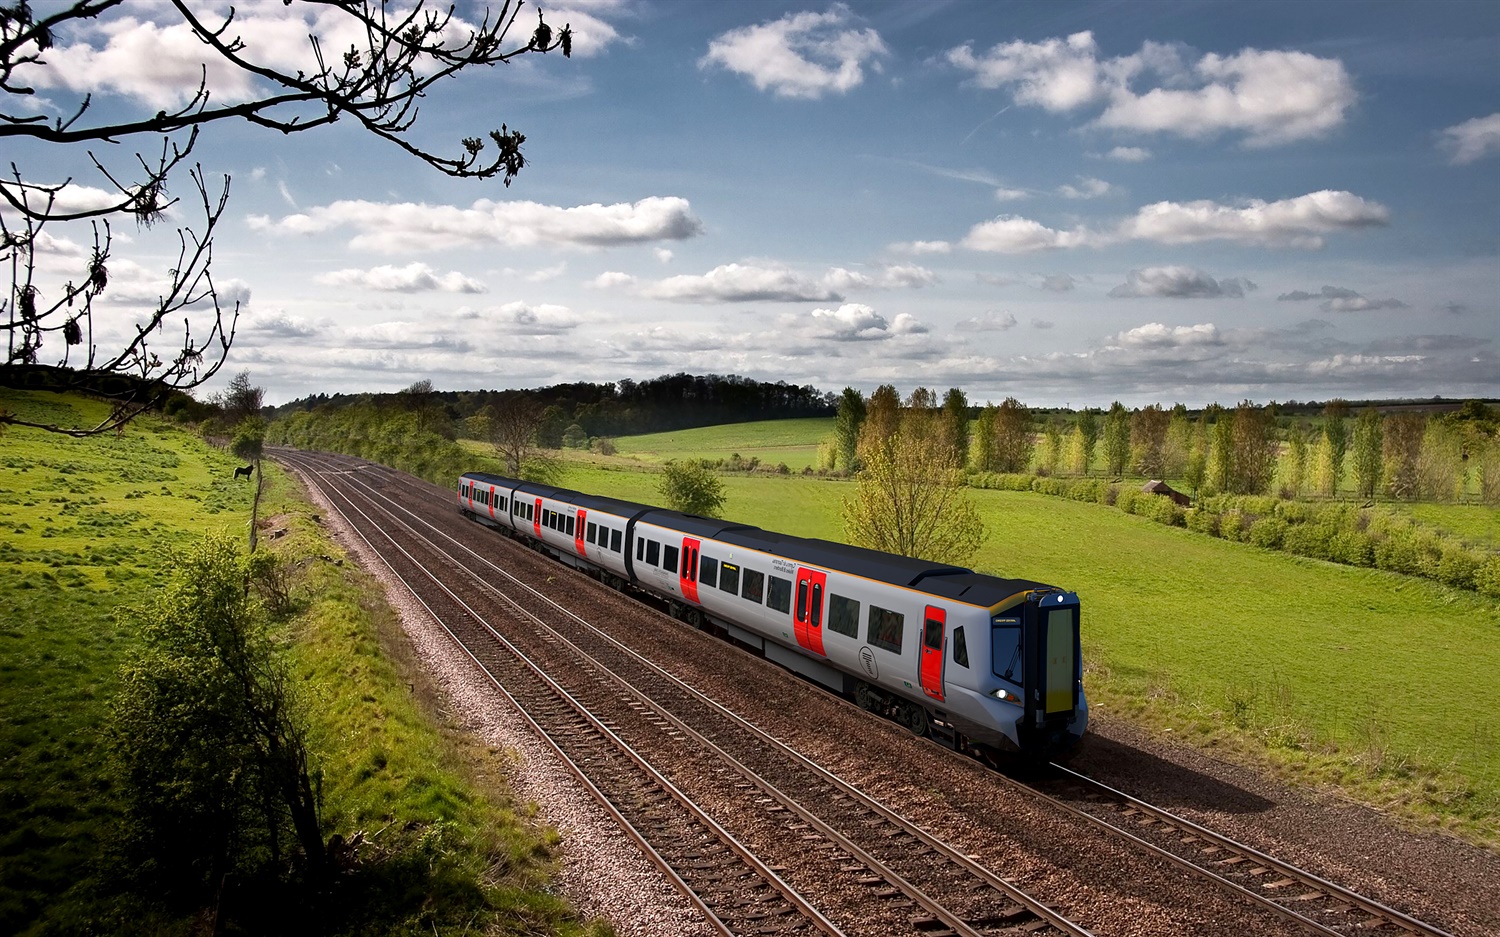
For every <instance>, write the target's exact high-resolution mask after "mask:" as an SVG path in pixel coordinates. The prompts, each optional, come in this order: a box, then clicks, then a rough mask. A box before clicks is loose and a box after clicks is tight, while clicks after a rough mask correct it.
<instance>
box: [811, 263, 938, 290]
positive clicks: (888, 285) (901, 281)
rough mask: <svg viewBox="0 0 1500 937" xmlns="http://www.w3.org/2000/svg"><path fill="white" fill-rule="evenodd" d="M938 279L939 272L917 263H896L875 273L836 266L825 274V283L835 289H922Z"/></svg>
mask: <svg viewBox="0 0 1500 937" xmlns="http://www.w3.org/2000/svg"><path fill="white" fill-rule="evenodd" d="M937 281H938V278H937V274H935V273H933V272H932V271H931V270H928V269H927V268H926V267H922V266H918V265H917V264H895V265H892V266H888V267H883V268H881V270H880V271H879V272H878V273H875V274H873V275H872V274H868V273H863V272H861V271H857V270H845V269H844V268H843V267H834V268H832V269H830V270H829V271H828V273H826V274H824V276H823V283H824V285H826V286H828V287H829V288H830V289H835V290H857V289H879V290H893V289H921V288H922V287H924V286H932V285H933V284H935V283H937Z"/></svg>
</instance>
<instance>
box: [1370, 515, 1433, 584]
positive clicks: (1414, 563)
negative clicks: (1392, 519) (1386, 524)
mask: <svg viewBox="0 0 1500 937" xmlns="http://www.w3.org/2000/svg"><path fill="white" fill-rule="evenodd" d="M1441 559H1442V545H1441V544H1440V543H1439V542H1438V540H1437V538H1436V537H1433V536H1432V535H1431V534H1427V533H1425V532H1422V531H1418V530H1415V529H1413V528H1410V527H1408V528H1405V529H1403V530H1396V531H1392V532H1391V533H1390V534H1389V535H1388V536H1386V538H1385V539H1384V540H1381V541H1380V542H1378V543H1376V544H1375V565H1376V566H1377V567H1379V568H1380V569H1385V570H1389V571H1391V572H1393V573H1405V574H1406V575H1408V576H1428V577H1432V576H1433V574H1435V573H1436V572H1437V567H1438V563H1439V562H1440V561H1441Z"/></svg>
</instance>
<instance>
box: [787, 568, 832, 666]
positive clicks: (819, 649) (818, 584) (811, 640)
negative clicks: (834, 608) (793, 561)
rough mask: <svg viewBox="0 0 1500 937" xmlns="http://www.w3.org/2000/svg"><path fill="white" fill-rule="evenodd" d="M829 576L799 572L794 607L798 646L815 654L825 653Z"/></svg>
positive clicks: (810, 571)
mask: <svg viewBox="0 0 1500 937" xmlns="http://www.w3.org/2000/svg"><path fill="white" fill-rule="evenodd" d="M827 584H828V574H827V573H820V572H818V571H816V570H811V569H798V570H797V601H796V603H795V604H794V605H793V606H792V613H793V619H794V621H795V627H796V631H797V644H798V645H799V646H801V647H804V648H807V649H808V650H809V651H812V652H813V653H814V654H822V653H823V605H824V604H825V602H826V601H827V597H826V596H825V595H824V593H825V592H826V591H827V589H826V586H827Z"/></svg>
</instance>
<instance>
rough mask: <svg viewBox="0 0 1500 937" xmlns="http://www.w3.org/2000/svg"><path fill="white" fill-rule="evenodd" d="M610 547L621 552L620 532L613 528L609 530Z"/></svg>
mask: <svg viewBox="0 0 1500 937" xmlns="http://www.w3.org/2000/svg"><path fill="white" fill-rule="evenodd" d="M609 548H610V549H611V550H613V551H614V552H616V553H619V552H620V532H619V531H618V530H611V531H610V532H609Z"/></svg>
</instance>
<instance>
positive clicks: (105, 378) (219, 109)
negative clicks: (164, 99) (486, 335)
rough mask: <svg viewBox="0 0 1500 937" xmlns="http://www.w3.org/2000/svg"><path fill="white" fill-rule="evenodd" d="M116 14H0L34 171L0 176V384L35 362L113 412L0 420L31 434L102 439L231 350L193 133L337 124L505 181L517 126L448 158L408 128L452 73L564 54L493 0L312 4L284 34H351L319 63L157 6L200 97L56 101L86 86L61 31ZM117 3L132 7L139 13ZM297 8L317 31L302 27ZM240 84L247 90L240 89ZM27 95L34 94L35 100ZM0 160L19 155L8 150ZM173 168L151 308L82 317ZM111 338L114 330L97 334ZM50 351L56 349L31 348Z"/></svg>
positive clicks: (8, 70) (104, 6)
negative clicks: (106, 104) (82, 419)
mask: <svg viewBox="0 0 1500 937" xmlns="http://www.w3.org/2000/svg"><path fill="white" fill-rule="evenodd" d="M122 4H123V0H73V2H70V3H65V4H52V3H49V4H46V5H43V6H41V8H40V9H39V10H36V11H34V10H33V9H32V7H31V6H30V5H29V4H28V3H27V2H25V0H16V2H14V3H5V4H4V5H0V92H3V93H4V95H5V97H4V98H3V103H0V140H15V141H16V142H17V144H25V145H26V147H27V152H28V153H29V154H30V155H31V157H32V160H33V163H32V166H31V169H30V170H23V169H22V168H21V166H20V165H19V164H17V163H14V162H13V163H12V164H11V171H10V178H8V179H6V180H4V181H0V198H3V199H4V205H5V208H6V211H5V212H4V213H0V261H3V262H5V263H6V265H7V266H9V267H10V270H11V283H10V288H9V290H7V291H6V294H5V297H4V299H3V301H0V328H3V329H4V330H5V332H6V339H7V342H6V344H7V349H6V357H5V359H4V360H3V361H0V384H12V383H16V382H18V381H20V380H21V379H22V378H23V376H25V375H27V374H30V373H33V372H34V371H35V370H36V369H37V368H38V366H39V365H41V364H43V355H44V354H46V356H47V361H48V362H51V363H52V364H55V365H56V370H55V371H49V372H48V373H47V378H48V380H50V381H51V382H52V386H55V387H57V388H58V389H83V390H89V391H92V392H94V393H98V394H101V395H103V396H105V397H107V398H108V399H110V400H111V401H112V402H113V407H112V408H111V410H110V412H109V415H108V416H106V417H105V418H104V419H103V420H102V421H100V422H99V423H97V424H93V425H65V424H60V423H49V422H43V421H41V420H37V421H31V420H27V419H23V418H22V417H21V416H19V415H17V414H15V413H11V412H8V411H0V426H3V425H5V424H15V425H24V426H35V427H39V428H41V429H45V430H50V431H53V432H59V433H68V434H70V435H75V436H82V435H90V434H94V433H101V432H105V431H107V430H110V429H114V428H116V427H119V426H121V425H123V424H124V423H126V422H128V421H129V420H131V419H133V418H134V417H135V416H136V415H138V414H139V413H141V412H142V411H143V410H145V409H147V408H148V407H151V406H154V405H156V404H158V403H159V402H160V401H162V400H163V399H165V398H166V397H167V396H168V395H169V394H170V392H171V391H173V390H187V389H190V388H193V387H198V386H200V385H202V384H203V383H204V382H205V381H207V380H209V379H210V378H212V377H213V376H214V374H215V373H217V372H218V370H219V368H220V367H222V365H223V364H224V361H225V359H226V357H227V355H228V353H229V348H230V345H231V343H232V342H233V341H234V334H235V326H236V323H237V321H238V315H239V305H240V304H239V300H237V299H236V300H234V301H233V303H232V305H230V306H229V307H228V311H227V313H226V309H225V305H224V303H225V302H226V300H227V299H228V297H226V296H225V294H223V293H221V290H220V287H219V286H218V285H217V284H216V282H215V280H214V276H213V272H212V266H213V242H214V235H215V231H216V229H217V228H218V225H219V222H220V220H221V219H222V217H223V214H224V210H225V207H226V205H227V204H228V199H229V182H230V180H229V177H228V176H225V177H223V181H222V183H211V182H210V181H209V179H208V177H207V176H206V174H205V173H204V171H203V169H202V168H201V167H200V166H197V165H194V164H192V163H191V162H190V158H191V154H192V152H193V149H194V147H195V146H196V144H197V142H198V138H199V134H200V133H201V132H203V130H204V129H205V128H208V127H211V126H213V125H215V124H216V123H219V122H223V121H248V122H250V123H252V124H255V125H258V126H261V127H265V128H268V129H271V130H277V131H280V132H281V133H283V134H291V133H300V132H302V131H305V130H311V129H313V128H315V127H321V126H323V125H325V124H331V123H333V122H335V121H337V120H339V119H341V118H350V119H352V120H353V121H354V122H355V123H356V124H357V125H358V126H359V127H361V128H362V129H364V130H366V131H368V132H369V133H371V134H373V135H375V136H376V137H380V138H382V139H385V140H387V141H390V142H391V143H393V144H395V145H396V146H397V147H399V148H400V149H402V150H404V151H405V152H406V153H408V154H410V155H412V156H414V157H416V158H417V159H419V160H421V161H422V162H424V163H426V164H427V165H429V166H431V167H433V168H435V169H437V170H438V171H439V172H442V173H445V174H447V175H450V176H455V177H460V178H477V179H488V178H495V177H499V178H501V179H502V180H503V181H504V183H505V184H506V185H509V184H510V182H511V180H512V179H513V178H514V177H515V175H516V174H517V173H519V172H520V171H521V168H522V167H523V166H524V165H525V162H526V161H525V158H524V157H523V156H522V154H521V145H522V144H523V143H524V142H525V139H526V138H525V136H524V135H523V134H522V133H521V132H520V131H517V130H511V129H510V128H509V127H508V126H506V125H505V124H501V126H500V129H498V130H491V131H490V132H489V133H488V135H487V136H488V142H486V140H485V139H484V138H481V137H467V138H464V139H462V140H461V141H458V145H457V148H456V150H455V152H454V153H452V154H451V155H442V154H440V153H438V152H437V151H435V150H430V149H428V148H427V144H426V143H425V142H424V141H421V140H420V139H419V138H417V137H416V136H415V135H414V134H413V133H411V131H412V129H413V127H414V125H415V124H416V121H417V116H418V110H417V105H418V103H419V102H420V101H421V100H422V98H424V97H425V96H426V95H427V94H428V93H429V91H430V90H431V89H432V88H433V86H434V85H436V84H438V83H439V82H443V81H445V80H446V79H448V78H451V77H452V76H454V75H456V74H458V73H459V72H460V71H462V70H464V69H471V70H472V69H474V68H475V67H476V66H485V65H495V64H499V63H503V62H507V61H510V60H511V59H514V58H515V57H517V56H520V55H524V54H527V53H531V52H547V51H550V50H553V49H561V51H562V53H563V55H564V56H569V55H571V53H572V41H573V39H572V32H571V30H570V29H569V28H568V27H567V26H564V27H563V28H562V29H561V30H560V31H558V32H557V33H556V34H554V33H553V30H552V28H551V27H550V26H548V25H546V23H545V22H542V21H541V19H540V18H539V19H538V23H537V27H536V29H535V30H534V31H533V32H532V33H531V34H530V35H528V36H527V37H526V38H525V39H524V40H522V41H520V42H507V41H506V40H507V34H508V33H509V31H510V29H511V27H512V26H513V25H514V23H515V18H516V16H517V14H518V13H519V12H520V6H521V4H520V3H519V2H517V3H511V2H510V0H506V2H505V3H504V5H503V6H502V7H501V9H500V10H499V12H498V13H496V14H494V15H493V16H492V15H491V14H490V13H489V12H488V11H487V12H486V13H485V15H484V17H483V19H482V20H481V21H480V23H479V24H478V25H477V26H469V25H467V24H465V23H463V22H462V21H460V20H457V19H455V17H454V11H453V8H451V7H450V8H448V9H447V10H446V11H443V10H442V9H437V10H429V9H427V8H426V6H425V3H424V0H416V2H414V3H412V4H411V6H410V7H407V8H404V9H400V10H399V11H398V10H397V9H395V8H392V7H389V6H387V5H386V4H384V3H377V2H374V0H366V2H360V0H340V2H337V3H334V4H327V5H323V4H319V5H308V6H307V10H308V11H309V12H308V13H307V14H304V15H302V16H301V17H300V20H301V21H300V22H298V23H297V26H296V29H297V31H302V30H303V28H304V27H306V28H310V29H312V30H315V31H316V30H319V29H322V30H325V31H327V33H328V34H329V35H332V34H333V33H334V32H337V33H338V34H339V36H340V37H341V38H340V39H339V41H340V42H343V41H344V38H343V37H344V36H346V35H347V36H352V37H356V38H355V40H354V41H355V44H353V45H350V46H349V47H348V48H347V49H339V50H337V51H334V52H333V54H329V52H330V51H331V50H325V48H324V39H323V38H322V37H320V36H319V35H317V34H316V32H315V33H314V34H313V35H311V36H310V37H309V41H308V47H307V50H306V53H305V56H304V58H303V60H302V61H301V62H299V63H297V66H293V65H284V64H282V63H280V62H278V61H276V60H275V59H274V57H268V56H262V55H256V54H255V53H256V51H257V50H256V49H253V48H252V46H251V45H250V44H249V43H247V42H245V41H244V40H243V38H242V35H241V32H240V26H239V25H237V24H236V21H235V18H236V12H235V10H234V8H233V7H230V8H229V9H228V12H226V13H223V14H218V13H212V14H210V13H208V12H206V8H203V7H200V6H199V5H196V4H190V3H189V2H187V0H170V2H169V4H166V5H163V6H161V7H159V8H157V9H160V10H161V11H163V12H162V15H161V16H160V17H159V19H161V20H165V19H167V18H170V19H171V20H172V22H171V23H170V24H168V23H160V22H159V23H157V24H156V25H157V26H159V27H160V32H159V33H157V35H161V36H163V37H166V36H168V34H170V36H171V38H176V39H180V40H181V42H182V43H184V44H191V45H192V46H193V47H195V48H198V47H200V46H201V50H202V53H203V55H204V58H205V63H204V66H203V71H202V75H203V78H202V79H201V80H200V82H199V84H198V86H197V88H196V89H193V88H184V89H181V91H182V93H181V95H180V96H179V98H178V100H177V101H176V103H174V104H170V105H168V106H167V107H166V108H163V109H160V110H156V112H155V114H154V115H152V114H150V113H142V114H140V115H139V116H136V117H130V116H125V117H118V118H116V117H105V116H103V114H102V113H101V111H102V110H103V109H98V108H91V107H90V105H91V103H92V97H91V96H90V95H89V94H87V93H84V94H82V96H81V97H79V96H76V95H75V96H74V97H72V98H71V100H70V99H68V97H67V95H68V94H70V93H72V92H71V91H70V90H69V88H70V84H71V83H73V82H76V81H77V80H78V79H79V78H80V77H82V76H79V75H71V74H62V73H59V72H58V71H57V70H56V68H55V62H56V61H58V60H66V59H67V56H65V55H64V53H65V52H67V51H68V48H67V43H68V37H71V36H73V35H75V34H76V32H77V30H78V28H80V27H85V26H87V25H88V24H89V23H90V22H91V21H93V20H96V19H97V18H99V17H100V16H101V15H104V14H106V13H109V12H111V11H114V10H116V9H119V8H121V7H122ZM129 9H130V11H131V14H132V15H136V11H137V10H138V9H141V8H133V7H132V8H129ZM252 10H254V12H252V13H250V14H249V15H248V16H241V17H240V22H241V23H244V22H246V20H253V19H255V18H256V17H257V16H260V15H262V14H261V10H260V8H258V7H252ZM309 16H311V17H313V18H314V19H315V23H308V22H306V20H307V19H308V17H309ZM163 41H171V40H170V39H164V40H163ZM59 43H62V46H63V47H62V48H58V47H57V46H58V44H59ZM262 49H263V47H262ZM298 66H300V67H298ZM210 74H214V75H216V76H217V75H224V76H226V77H224V78H223V79H222V84H221V86H220V87H215V88H211V87H210V80H209V75H210ZM236 84H243V85H244V86H246V87H250V86H253V87H254V88H255V89H256V90H255V91H253V92H248V93H247V92H243V91H237V90H235V88H234V86H235V85H236ZM36 86H40V87H44V88H46V89H47V93H45V94H38V93H36ZM150 107H151V108H153V109H154V108H156V107H157V104H156V103H152V104H151V105H150ZM116 113H117V112H116ZM104 144H112V145H113V144H123V146H122V147H121V148H120V154H121V155H120V156H119V157H117V158H114V159H110V158H109V157H108V156H106V157H104V158H101V156H100V155H99V154H103V153H106V150H104V149H102V148H100V149H94V148H91V147H102V146H103V145H104ZM7 150H8V151H9V152H11V154H12V158H13V159H14V158H17V157H16V155H15V154H16V152H17V150H18V146H17V145H11V146H7ZM80 150H83V151H85V152H86V153H87V159H84V158H82V154H80V153H79V151H80ZM132 151H133V152H132ZM75 154H77V155H75ZM127 154H128V155H127ZM78 170H83V171H87V172H90V173H93V174H94V175H95V178H96V179H97V182H98V185H85V184H84V183H83V182H81V181H78V177H77V175H76V174H75V175H69V176H68V177H67V178H66V179H65V180H64V181H62V182H48V181H42V180H43V179H45V178H46V177H47V176H48V175H52V174H57V175H65V174H67V173H70V172H75V173H76V172H77V171H78ZM179 171H180V172H186V173H187V175H188V176H189V178H190V180H191V189H192V191H193V194H192V203H193V211H194V214H195V215H196V218H197V221H196V223H194V224H184V225H183V226H182V227H179V228H178V229H177V232H176V234H177V247H176V250H177V259H176V261H175V262H173V263H171V265H170V267H169V269H168V270H167V271H166V275H165V277H164V278H163V280H162V283H161V285H160V287H159V290H158V292H159V299H158V300H157V302H156V303H155V304H154V305H150V306H146V307H144V310H143V311H142V312H140V313H139V315H138V316H136V317H135V319H134V321H104V320H103V319H102V318H96V317H98V316H101V315H102V314H103V313H104V312H105V311H106V307H105V305H104V303H103V302H102V301H101V298H102V297H104V296H105V294H106V291H107V290H108V289H109V283H110V268H111V261H112V257H113V254H114V244H115V238H114V227H115V225H116V224H117V223H119V222H121V221H125V222H129V221H134V222H135V223H136V224H137V225H138V226H140V227H147V228H149V227H151V226H152V225H154V224H156V223H157V222H158V221H161V220H162V219H164V218H165V217H166V216H167V214H168V212H169V211H170V210H172V209H173V208H174V206H178V205H180V204H182V202H181V200H180V199H178V198H175V197H173V196H172V195H171V194H170V192H169V183H170V182H171V181H172V180H173V179H174V178H175V177H177V175H178V174H179ZM182 207H183V208H186V207H187V206H186V205H183V206H182ZM74 231H80V233H81V238H80V239H81V240H82V241H83V243H85V244H89V245H90V246H88V247H80V248H78V250H77V251H76V254H77V256H78V258H79V260H78V261H77V264H76V265H75V266H74V267H73V269H72V270H71V271H65V272H61V273H55V274H54V273H53V272H51V271H50V270H49V268H48V266H47V263H46V262H45V261H46V260H47V257H46V255H47V253H48V252H49V251H52V250H53V249H54V246H55V245H58V244H70V245H73V246H77V241H75V240H73V238H71V237H69V233H70V232H74ZM83 232H86V233H83ZM117 308H118V307H117ZM124 315H125V316H128V315H130V313H125V314H124ZM110 318H114V317H113V316H111V317H110ZM179 322H181V323H182V325H181V328H180V329H179V328H177V323H179ZM115 334H123V335H124V336H125V337H124V338H122V339H119V340H112V339H111V338H109V336H111V335H115ZM54 342H56V343H57V344H58V345H59V346H60V351H55V352H54V351H47V352H44V348H49V349H50V348H51V346H52V344H53V343H54Z"/></svg>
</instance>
